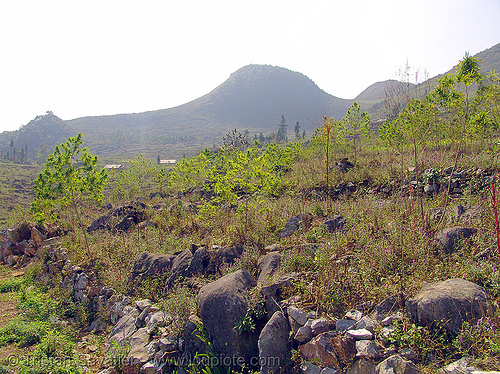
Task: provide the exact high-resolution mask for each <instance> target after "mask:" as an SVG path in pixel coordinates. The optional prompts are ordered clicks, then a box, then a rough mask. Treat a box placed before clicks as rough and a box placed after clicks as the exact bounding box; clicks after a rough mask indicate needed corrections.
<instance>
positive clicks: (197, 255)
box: [187, 247, 210, 276]
mask: <svg viewBox="0 0 500 374" xmlns="http://www.w3.org/2000/svg"><path fill="white" fill-rule="evenodd" d="M209 263H210V254H209V253H208V251H207V249H206V248H205V247H200V248H198V249H197V250H196V251H195V252H194V255H193V259H192V260H191V263H190V264H189V269H188V270H187V273H188V274H189V276H193V275H201V274H203V272H204V271H205V269H206V267H207V266H208V264H209Z"/></svg>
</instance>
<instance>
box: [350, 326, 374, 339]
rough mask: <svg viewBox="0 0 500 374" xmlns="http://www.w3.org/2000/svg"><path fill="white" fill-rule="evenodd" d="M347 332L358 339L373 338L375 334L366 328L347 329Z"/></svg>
mask: <svg viewBox="0 0 500 374" xmlns="http://www.w3.org/2000/svg"><path fill="white" fill-rule="evenodd" d="M346 334H347V335H348V336H350V337H352V338H354V339H356V340H371V339H373V334H372V333H371V332H370V331H368V330H366V329H359V330H347V332H346Z"/></svg>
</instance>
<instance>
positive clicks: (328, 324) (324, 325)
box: [311, 318, 335, 336]
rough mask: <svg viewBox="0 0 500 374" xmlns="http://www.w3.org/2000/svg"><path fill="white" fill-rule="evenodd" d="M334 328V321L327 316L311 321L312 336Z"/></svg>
mask: <svg viewBox="0 0 500 374" xmlns="http://www.w3.org/2000/svg"><path fill="white" fill-rule="evenodd" d="M333 329H335V322H334V321H332V320H330V319H327V318H319V319H315V320H313V321H312V323H311V330H312V331H311V332H312V335H313V336H316V335H319V334H322V333H324V332H327V331H330V330H333Z"/></svg>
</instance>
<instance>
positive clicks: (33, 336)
mask: <svg viewBox="0 0 500 374" xmlns="http://www.w3.org/2000/svg"><path fill="white" fill-rule="evenodd" d="M48 328H49V326H48V324H47V323H46V322H40V321H22V320H17V321H12V322H10V323H8V324H7V325H5V326H3V327H1V328H0V347H1V346H4V345H6V344H11V343H15V344H18V345H19V346H20V347H29V346H32V345H33V344H37V343H39V342H40V341H41V340H42V338H43V337H44V336H45V335H46V334H47V330H48Z"/></svg>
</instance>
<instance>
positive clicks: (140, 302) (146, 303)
mask: <svg viewBox="0 0 500 374" xmlns="http://www.w3.org/2000/svg"><path fill="white" fill-rule="evenodd" d="M135 306H136V307H137V308H138V309H139V310H140V311H143V310H144V309H146V308H149V307H150V306H151V300H149V299H143V300H138V301H136V302H135Z"/></svg>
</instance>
